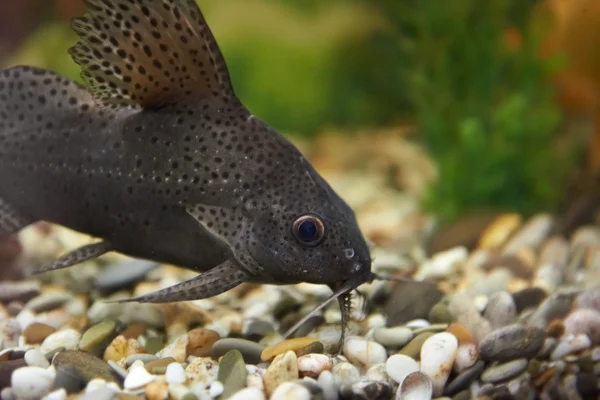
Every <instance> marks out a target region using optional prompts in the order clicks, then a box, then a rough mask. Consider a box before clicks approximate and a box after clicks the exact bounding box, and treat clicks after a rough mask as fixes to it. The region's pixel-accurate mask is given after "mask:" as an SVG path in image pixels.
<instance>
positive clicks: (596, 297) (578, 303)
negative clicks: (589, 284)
mask: <svg viewBox="0 0 600 400" xmlns="http://www.w3.org/2000/svg"><path fill="white" fill-rule="evenodd" d="M574 307H576V308H592V309H595V310H600V288H593V289H587V290H585V291H583V292H582V293H581V294H580V295H579V296H577V298H576V299H575V303H574Z"/></svg>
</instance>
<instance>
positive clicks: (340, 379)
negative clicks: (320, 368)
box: [321, 361, 360, 387]
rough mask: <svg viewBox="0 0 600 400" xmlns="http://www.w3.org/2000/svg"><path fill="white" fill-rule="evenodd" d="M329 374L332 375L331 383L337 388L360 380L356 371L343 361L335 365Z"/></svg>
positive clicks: (352, 366)
mask: <svg viewBox="0 0 600 400" xmlns="http://www.w3.org/2000/svg"><path fill="white" fill-rule="evenodd" d="M331 373H332V374H333V381H334V382H335V384H336V385H337V386H338V387H340V386H342V385H346V384H353V383H354V382H356V381H357V380H359V379H360V373H359V372H358V369H357V368H356V367H355V366H354V365H352V364H350V363H349V362H345V361H344V362H341V363H339V364H337V365H335V366H334V367H333V370H332V371H331ZM321 375H323V374H321Z"/></svg>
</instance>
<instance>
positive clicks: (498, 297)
mask: <svg viewBox="0 0 600 400" xmlns="http://www.w3.org/2000/svg"><path fill="white" fill-rule="evenodd" d="M483 317H484V318H485V319H487V320H488V321H489V322H490V325H491V326H492V329H499V328H502V327H503V326H506V325H509V324H512V323H513V322H515V320H516V318H517V307H516V305H515V302H514V300H513V297H512V296H511V295H510V293H508V292H504V291H502V292H496V293H494V294H493V295H492V296H490V298H489V300H488V303H487V306H486V307H485V311H484V313H483Z"/></svg>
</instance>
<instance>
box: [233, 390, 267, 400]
mask: <svg viewBox="0 0 600 400" xmlns="http://www.w3.org/2000/svg"><path fill="white" fill-rule="evenodd" d="M229 400H265V394H264V393H263V391H262V390H260V389H257V388H245V389H242V390H238V391H237V392H235V393H234V394H233V396H231V397H230V398H229Z"/></svg>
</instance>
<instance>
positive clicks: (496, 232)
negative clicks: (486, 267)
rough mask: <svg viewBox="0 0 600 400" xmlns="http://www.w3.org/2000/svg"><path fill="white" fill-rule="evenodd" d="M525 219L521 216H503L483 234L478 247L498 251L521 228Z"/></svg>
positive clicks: (495, 220)
mask: <svg viewBox="0 0 600 400" xmlns="http://www.w3.org/2000/svg"><path fill="white" fill-rule="evenodd" d="M522 223H523V219H522V218H521V216H520V215H519V214H503V215H500V216H499V217H497V218H496V219H494V220H493V221H492V223H491V224H490V225H488V227H487V228H486V229H485V230H484V231H483V232H482V233H481V236H480V238H479V244H478V247H479V248H481V249H498V248H500V246H502V245H503V244H504V243H505V242H506V241H507V240H508V238H509V237H510V236H511V235H512V234H513V233H514V232H515V231H516V230H517V229H518V228H519V227H520V226H521V224H522Z"/></svg>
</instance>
